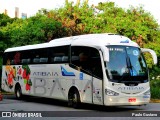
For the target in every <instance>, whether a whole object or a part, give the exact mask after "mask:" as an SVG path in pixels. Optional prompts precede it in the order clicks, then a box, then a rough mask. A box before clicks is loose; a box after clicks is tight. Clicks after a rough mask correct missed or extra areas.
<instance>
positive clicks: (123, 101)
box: [1, 33, 157, 107]
mask: <svg viewBox="0 0 160 120" xmlns="http://www.w3.org/2000/svg"><path fill="white" fill-rule="evenodd" d="M143 52H149V53H151V55H152V57H153V61H154V63H155V64H156V63H157V56H156V53H155V52H154V51H153V50H150V49H145V48H143V49H142V48H140V47H139V46H138V44H137V43H135V42H133V41H131V40H130V39H129V38H127V37H125V36H121V35H117V34H109V33H108V34H107V33H106V34H105V33H104V34H88V35H79V36H72V37H66V38H60V39H55V40H52V41H50V42H48V43H43V44H37V45H27V46H21V47H14V48H8V49H7V50H5V52H4V56H3V68H2V69H3V70H2V86H1V87H2V89H3V90H5V91H8V92H14V93H15V95H16V97H17V98H21V97H22V95H31V96H40V97H47V98H54V99H60V100H66V101H68V103H69V105H71V106H73V107H77V106H78V105H79V104H80V103H90V104H99V105H106V106H116V105H144V104H147V103H148V102H149V100H150V85H149V74H148V68H147V65H146V61H145V58H144V56H143Z"/></svg>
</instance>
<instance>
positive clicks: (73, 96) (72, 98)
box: [68, 89, 81, 109]
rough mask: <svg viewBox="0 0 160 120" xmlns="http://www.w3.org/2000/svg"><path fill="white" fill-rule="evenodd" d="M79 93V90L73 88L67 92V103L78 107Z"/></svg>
mask: <svg viewBox="0 0 160 120" xmlns="http://www.w3.org/2000/svg"><path fill="white" fill-rule="evenodd" d="M80 104H81V102H80V95H79V92H78V91H77V90H76V89H73V90H72V91H70V92H69V95H68V105H69V106H71V107H73V108H75V109H77V108H79V107H80Z"/></svg>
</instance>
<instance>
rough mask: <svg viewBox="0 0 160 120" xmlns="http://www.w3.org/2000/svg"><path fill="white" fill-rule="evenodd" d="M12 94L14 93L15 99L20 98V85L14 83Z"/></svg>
mask: <svg viewBox="0 0 160 120" xmlns="http://www.w3.org/2000/svg"><path fill="white" fill-rule="evenodd" d="M14 92H15V96H16V98H17V99H21V98H22V89H21V85H20V84H19V83H16V85H15V89H14Z"/></svg>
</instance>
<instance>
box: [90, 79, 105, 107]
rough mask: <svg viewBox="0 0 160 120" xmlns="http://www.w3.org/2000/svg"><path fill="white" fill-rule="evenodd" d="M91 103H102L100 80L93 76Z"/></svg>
mask: <svg viewBox="0 0 160 120" xmlns="http://www.w3.org/2000/svg"><path fill="white" fill-rule="evenodd" d="M92 88H93V103H94V104H100V105H101V104H103V96H102V80H100V79H98V78H96V77H93V87H92Z"/></svg>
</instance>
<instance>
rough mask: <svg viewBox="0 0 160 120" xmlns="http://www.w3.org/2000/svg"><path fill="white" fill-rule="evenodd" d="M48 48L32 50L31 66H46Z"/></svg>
mask: <svg viewBox="0 0 160 120" xmlns="http://www.w3.org/2000/svg"><path fill="white" fill-rule="evenodd" d="M48 52H49V49H48V48H41V49H35V50H32V59H33V60H32V62H33V64H46V63H48V55H49V54H48Z"/></svg>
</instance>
